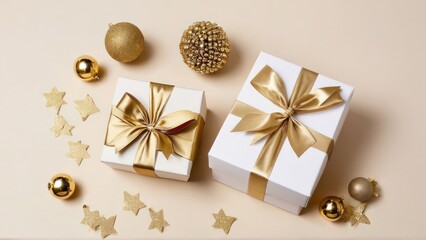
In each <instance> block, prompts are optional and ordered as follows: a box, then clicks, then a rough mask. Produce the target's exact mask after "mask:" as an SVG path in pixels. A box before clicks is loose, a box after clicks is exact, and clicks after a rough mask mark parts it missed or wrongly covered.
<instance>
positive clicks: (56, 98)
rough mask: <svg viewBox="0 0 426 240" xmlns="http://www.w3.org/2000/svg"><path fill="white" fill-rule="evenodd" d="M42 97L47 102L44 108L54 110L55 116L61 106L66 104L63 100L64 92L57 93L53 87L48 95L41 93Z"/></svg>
mask: <svg viewBox="0 0 426 240" xmlns="http://www.w3.org/2000/svg"><path fill="white" fill-rule="evenodd" d="M43 95H44V97H45V98H46V100H47V102H46V107H53V108H55V109H56V113H57V114H58V113H59V110H60V109H61V106H62V105H63V104H66V103H67V102H65V101H64V99H63V98H64V96H65V92H59V91H58V89H56V87H53V88H52V90H51V91H50V92H49V93H43Z"/></svg>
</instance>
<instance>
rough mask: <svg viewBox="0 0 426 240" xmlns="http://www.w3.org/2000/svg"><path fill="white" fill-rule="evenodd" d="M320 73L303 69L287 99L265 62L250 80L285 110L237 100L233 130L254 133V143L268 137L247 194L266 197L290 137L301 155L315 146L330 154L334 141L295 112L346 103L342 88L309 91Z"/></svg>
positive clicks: (250, 179)
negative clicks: (265, 108)
mask: <svg viewBox="0 0 426 240" xmlns="http://www.w3.org/2000/svg"><path fill="white" fill-rule="evenodd" d="M317 76H318V74H317V73H315V72H312V71H310V70H307V69H304V68H302V70H301V72H300V74H299V77H298V79H297V82H296V84H295V87H294V89H293V92H292V94H291V97H290V100H289V101H287V95H286V89H285V86H284V82H283V81H282V80H281V78H280V77H279V76H278V74H277V73H276V72H274V71H273V70H272V68H271V67H269V66H268V65H266V66H265V67H264V68H263V69H262V70H261V71H260V72H259V73H258V74H257V75H256V76H255V77H254V78H253V80H252V81H251V84H252V86H253V87H254V88H255V89H256V90H257V91H258V92H259V93H261V94H262V95H263V96H264V97H266V98H267V99H268V100H270V101H271V102H272V103H274V104H275V105H277V106H279V107H280V108H281V109H282V110H283V111H282V112H274V113H264V112H262V111H260V110H258V109H256V108H254V107H251V106H249V105H247V104H245V103H242V102H239V101H237V102H236V103H235V104H234V106H233V109H232V110H231V113H232V114H233V115H236V116H239V117H241V120H240V121H239V123H238V124H237V125H236V126H235V127H234V129H233V130H232V131H233V132H251V133H254V138H253V141H252V143H256V142H258V141H259V140H261V139H263V138H265V137H267V140H266V143H265V145H264V147H263V148H262V150H261V152H260V155H259V157H258V159H257V160H256V164H255V167H254V169H253V170H252V172H251V174H250V178H249V186H248V193H249V194H250V195H252V196H254V197H256V198H258V199H262V200H263V198H264V196H265V191H266V185H267V181H268V178H269V176H270V173H271V172H272V168H273V166H274V164H275V161H276V159H277V157H278V154H279V152H280V151H281V148H282V146H283V144H284V140H285V138H288V140H289V142H290V145H291V147H292V149H293V150H294V152H295V153H296V155H297V156H298V157H300V156H301V155H302V154H303V153H304V152H305V151H306V150H307V149H308V148H310V147H315V148H317V149H319V150H321V151H323V152H326V153H327V154H331V151H332V148H333V145H334V142H333V139H330V138H328V137H326V136H324V135H322V134H320V133H318V132H316V131H314V130H313V129H310V128H309V127H307V126H305V125H304V124H302V123H301V122H299V121H298V120H297V119H296V118H295V114H299V113H309V112H315V111H322V110H325V109H329V108H331V107H334V106H336V105H338V104H340V103H342V102H343V99H342V97H341V96H340V87H339V86H333V87H323V88H319V89H317V90H315V91H313V92H310V91H311V89H312V86H313V84H314V83H315V80H316V78H317Z"/></svg>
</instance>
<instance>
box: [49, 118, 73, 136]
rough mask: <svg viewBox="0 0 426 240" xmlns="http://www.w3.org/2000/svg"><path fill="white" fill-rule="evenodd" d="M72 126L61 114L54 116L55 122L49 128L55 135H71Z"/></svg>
mask: <svg viewBox="0 0 426 240" xmlns="http://www.w3.org/2000/svg"><path fill="white" fill-rule="evenodd" d="M73 128H74V126H73V125H70V124H68V122H67V120H65V118H63V117H62V116H56V118H55V124H54V125H53V127H51V128H50V131H52V132H53V134H54V135H55V137H58V136H60V135H68V136H72V133H71V130H72V129H73Z"/></svg>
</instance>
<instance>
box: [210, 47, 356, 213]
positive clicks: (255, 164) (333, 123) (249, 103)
mask: <svg viewBox="0 0 426 240" xmlns="http://www.w3.org/2000/svg"><path fill="white" fill-rule="evenodd" d="M293 91H294V92H293ZM352 93H353V88H352V87H351V86H348V85H346V84H343V83H341V82H338V81H336V80H333V79H330V78H328V77H325V76H323V75H320V74H317V73H315V72H312V71H310V70H307V69H304V68H302V67H300V66H297V65H295V64H292V63H289V62H287V61H284V60H281V59H279V58H276V57H274V56H271V55H269V54H266V53H263V52H262V53H261V54H260V55H259V57H258V59H257V60H256V62H255V64H254V66H253V68H252V70H251V72H250V74H249V76H248V77H247V80H246V82H245V83H244V86H243V88H242V90H241V92H240V94H239V96H238V98H237V100H236V103H235V105H234V107H233V109H232V110H231V113H230V114H229V115H228V116H227V118H226V120H225V122H224V124H223V126H222V128H221V130H220V132H219V134H218V135H217V138H216V140H215V142H214V144H213V146H212V148H211V150H210V152H209V165H210V168H212V170H213V178H214V179H215V180H217V181H219V182H222V183H224V184H226V185H228V186H231V187H233V188H235V189H237V190H239V191H242V192H247V193H248V194H250V195H252V196H254V197H256V198H258V199H260V200H263V201H265V202H268V203H270V204H272V205H275V206H277V207H280V208H283V209H285V210H287V211H289V212H292V213H294V214H299V213H300V211H301V209H302V208H303V207H306V205H307V204H308V201H309V198H310V197H311V195H312V193H313V191H314V190H315V187H316V185H317V184H318V181H319V179H320V177H321V175H322V173H323V171H324V168H325V166H326V164H327V161H328V156H329V155H330V154H331V152H332V149H333V146H334V142H335V141H336V140H337V137H338V135H339V132H340V130H341V128H342V125H343V122H344V120H345V118H346V115H347V112H348V108H349V102H350V100H351V97H352ZM287 96H288V97H287ZM271 159H272V160H271Z"/></svg>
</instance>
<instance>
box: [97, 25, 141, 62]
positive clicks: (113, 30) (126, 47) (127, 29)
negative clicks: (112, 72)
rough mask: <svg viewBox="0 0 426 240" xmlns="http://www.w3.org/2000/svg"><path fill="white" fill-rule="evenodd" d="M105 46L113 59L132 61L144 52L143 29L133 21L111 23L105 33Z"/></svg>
mask: <svg viewBox="0 0 426 240" xmlns="http://www.w3.org/2000/svg"><path fill="white" fill-rule="evenodd" d="M105 48H106V50H107V52H108V54H109V55H110V56H111V57H112V58H113V59H115V60H117V61H119V62H123V63H127V62H132V61H134V60H136V59H137V58H138V57H139V56H140V55H141V54H142V52H143V49H144V37H143V34H142V32H141V30H139V28H138V27H136V26H135V25H133V24H131V23H128V22H121V23H116V24H111V25H110V27H109V29H108V32H107V33H106V35H105Z"/></svg>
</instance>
